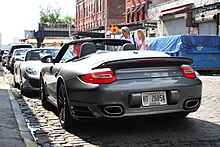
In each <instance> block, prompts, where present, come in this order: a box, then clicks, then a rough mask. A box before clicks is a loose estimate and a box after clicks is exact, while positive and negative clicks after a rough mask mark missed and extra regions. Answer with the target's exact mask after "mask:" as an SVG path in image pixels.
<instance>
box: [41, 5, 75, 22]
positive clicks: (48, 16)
mask: <svg viewBox="0 0 220 147" xmlns="http://www.w3.org/2000/svg"><path fill="white" fill-rule="evenodd" d="M74 22H75V19H74V18H73V17H72V16H69V15H66V16H64V18H62V17H61V8H60V7H57V8H52V7H51V6H50V5H49V6H48V7H47V8H46V9H44V8H43V7H42V6H40V23H70V24H73V23H74Z"/></svg>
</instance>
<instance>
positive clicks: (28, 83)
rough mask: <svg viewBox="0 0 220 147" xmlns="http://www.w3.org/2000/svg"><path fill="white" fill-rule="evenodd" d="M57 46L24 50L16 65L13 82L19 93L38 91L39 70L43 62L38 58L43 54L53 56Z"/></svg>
mask: <svg viewBox="0 0 220 147" xmlns="http://www.w3.org/2000/svg"><path fill="white" fill-rule="evenodd" d="M57 51H59V48H43V49H42V48H39V49H30V50H28V51H27V52H26V54H25V57H24V61H23V62H21V63H20V64H19V65H16V71H15V73H14V84H15V85H16V87H20V90H21V93H22V94H25V93H26V92H31V91H39V79H40V71H41V68H42V67H43V66H45V63H42V62H41V61H40V60H41V58H43V57H44V56H48V55H50V56H53V57H55V56H56V54H54V53H57Z"/></svg>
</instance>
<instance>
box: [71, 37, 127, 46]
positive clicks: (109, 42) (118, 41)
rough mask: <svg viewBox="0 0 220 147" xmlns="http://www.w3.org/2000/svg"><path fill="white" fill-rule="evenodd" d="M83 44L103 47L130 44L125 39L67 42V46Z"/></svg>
mask: <svg viewBox="0 0 220 147" xmlns="http://www.w3.org/2000/svg"><path fill="white" fill-rule="evenodd" d="M84 42H93V43H94V44H96V43H103V44H105V45H124V44H125V43H131V42H130V41H128V40H125V39H114V38H89V39H79V40H73V41H70V42H68V43H67V44H69V45H74V44H83V43H84Z"/></svg>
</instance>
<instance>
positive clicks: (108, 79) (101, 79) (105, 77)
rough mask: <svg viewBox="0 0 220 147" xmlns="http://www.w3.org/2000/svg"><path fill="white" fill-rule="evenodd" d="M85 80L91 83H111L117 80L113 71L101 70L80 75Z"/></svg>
mask: <svg viewBox="0 0 220 147" xmlns="http://www.w3.org/2000/svg"><path fill="white" fill-rule="evenodd" d="M80 79H81V80H82V81H83V82H86V83H91V84H110V83H113V82H115V81H116V77H115V74H114V72H113V71H101V72H94V73H89V74H86V75H83V76H81V77H80Z"/></svg>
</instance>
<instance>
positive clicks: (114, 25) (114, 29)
mask: <svg viewBox="0 0 220 147" xmlns="http://www.w3.org/2000/svg"><path fill="white" fill-rule="evenodd" d="M110 30H111V32H112V33H113V34H114V35H115V34H116V33H117V32H118V30H119V28H118V26H117V25H116V24H113V25H112V26H111V28H110Z"/></svg>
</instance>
